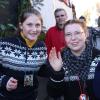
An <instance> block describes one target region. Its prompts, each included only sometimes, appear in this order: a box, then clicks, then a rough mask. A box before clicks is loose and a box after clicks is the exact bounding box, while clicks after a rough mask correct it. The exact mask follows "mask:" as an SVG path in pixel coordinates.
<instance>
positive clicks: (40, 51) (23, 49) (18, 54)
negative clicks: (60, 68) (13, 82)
mask: <svg viewBox="0 0 100 100" xmlns="http://www.w3.org/2000/svg"><path fill="white" fill-rule="evenodd" d="M46 59H47V53H46V47H45V44H44V42H43V41H37V42H36V43H35V44H34V46H33V47H32V48H28V47H27V45H26V43H25V41H24V39H23V38H22V37H21V36H17V37H13V38H6V39H2V40H0V94H1V95H2V96H4V97H7V98H8V99H9V100H26V99H27V100H30V99H32V98H33V96H34V94H35V93H34V90H35V89H36V88H37V87H38V81H37V77H36V76H37V72H38V71H39V69H40V67H41V66H43V65H44V64H46ZM26 75H32V76H33V86H30V85H29V86H24V79H25V76H26ZM10 77H14V78H15V79H17V80H18V87H17V89H16V90H13V91H11V92H8V91H7V90H6V88H5V87H6V84H7V81H8V80H9V78H10ZM30 97H31V98H30ZM32 100H33V99H32Z"/></svg>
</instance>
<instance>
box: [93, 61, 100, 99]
mask: <svg viewBox="0 0 100 100" xmlns="http://www.w3.org/2000/svg"><path fill="white" fill-rule="evenodd" d="M93 83H94V84H93V87H94V93H95V95H96V97H97V98H98V100H100V61H99V63H98V65H97V68H96V71H95V76H94V82H93Z"/></svg>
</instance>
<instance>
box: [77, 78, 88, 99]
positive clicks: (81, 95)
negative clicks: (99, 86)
mask: <svg viewBox="0 0 100 100" xmlns="http://www.w3.org/2000/svg"><path fill="white" fill-rule="evenodd" d="M78 78H79V77H78ZM78 84H79V88H80V92H81V94H80V96H79V100H89V97H88V96H87V94H86V93H85V88H86V81H83V86H82V84H81V81H80V79H79V80H78Z"/></svg>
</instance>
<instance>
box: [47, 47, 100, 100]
mask: <svg viewBox="0 0 100 100" xmlns="http://www.w3.org/2000/svg"><path fill="white" fill-rule="evenodd" d="M64 52H65V51H64ZM64 54H66V53H64ZM66 58H67V57H66ZM99 61H100V51H99V50H97V49H95V48H94V49H93V50H92V62H91V65H90V68H89V72H88V75H87V79H86V80H85V91H86V94H87V95H88V96H89V100H96V98H95V95H94V92H93V79H94V73H95V68H96V66H97V63H98V62H99ZM64 63H65V62H63V64H64ZM50 68H51V67H50ZM50 70H51V77H50V80H49V82H48V94H49V95H50V96H52V97H56V96H60V95H64V98H65V99H64V100H79V96H80V94H81V90H80V86H79V78H78V76H77V75H74V74H73V75H69V74H68V73H69V70H68V68H67V65H66V68H65V67H63V68H62V69H61V71H59V72H55V71H54V70H53V69H52V68H51V69H50ZM80 84H81V88H82V90H83V89H84V82H83V81H80Z"/></svg>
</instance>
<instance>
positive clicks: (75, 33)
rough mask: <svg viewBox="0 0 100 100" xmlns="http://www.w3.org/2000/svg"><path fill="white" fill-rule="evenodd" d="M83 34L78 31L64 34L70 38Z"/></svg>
mask: <svg viewBox="0 0 100 100" xmlns="http://www.w3.org/2000/svg"><path fill="white" fill-rule="evenodd" d="M83 33H84V32H78V31H75V32H73V33H71V32H66V33H65V37H72V36H73V35H74V36H81V35H82V34H83Z"/></svg>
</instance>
